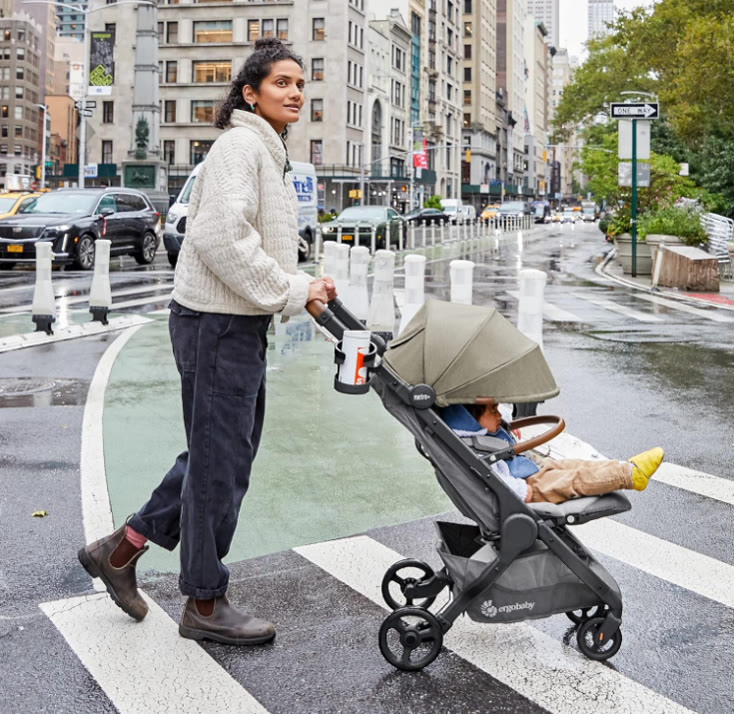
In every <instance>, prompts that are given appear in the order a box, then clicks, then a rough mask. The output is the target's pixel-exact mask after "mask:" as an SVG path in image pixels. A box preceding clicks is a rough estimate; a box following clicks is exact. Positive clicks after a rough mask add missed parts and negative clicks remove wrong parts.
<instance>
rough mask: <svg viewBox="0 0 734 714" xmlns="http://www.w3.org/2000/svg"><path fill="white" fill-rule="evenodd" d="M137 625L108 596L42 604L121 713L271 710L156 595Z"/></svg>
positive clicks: (259, 713)
mask: <svg viewBox="0 0 734 714" xmlns="http://www.w3.org/2000/svg"><path fill="white" fill-rule="evenodd" d="M146 601H147V602H148V605H149V607H150V612H149V613H148V615H147V617H146V618H145V620H143V621H142V622H139V623H136V622H133V620H131V619H129V618H127V616H126V615H124V614H122V611H121V610H120V609H119V608H118V607H117V606H116V605H115V604H114V603H113V602H112V600H110V598H109V597H107V596H106V595H105V596H102V595H91V596H85V597H76V598H70V599H66V600H57V601H56V602H45V603H41V605H39V607H40V608H41V610H42V611H43V612H44V613H45V614H46V616H47V617H48V618H49V619H50V620H51V622H53V624H54V625H55V626H56V627H57V629H58V630H59V631H60V632H61V634H62V635H63V636H64V638H65V639H66V641H67V642H68V643H69V646H70V647H71V649H72V650H73V651H74V653H75V654H76V656H77V657H78V658H79V659H80V660H81V662H82V664H83V665H84V666H85V667H86V668H87V670H89V673H90V674H91V675H92V677H94V679H95V680H96V681H97V682H98V683H99V685H100V687H101V688H102V689H103V690H104V692H105V694H106V695H107V696H108V697H109V699H110V701H111V702H112V703H113V704H114V705H115V706H116V707H117V710H118V711H119V712H120V714H139V713H140V712H145V714H169V712H187V713H188V712H191V713H194V712H195V713H197V714H219V713H220V712H243V713H244V714H267V712H268V710H267V709H265V708H264V707H263V706H262V705H261V704H260V703H259V702H258V701H257V700H256V699H255V698H254V697H253V696H252V695H251V694H250V693H249V692H248V691H247V690H246V689H244V687H242V686H241V685H240V684H239V683H238V682H237V681H236V680H235V679H233V678H232V676H231V675H230V674H229V673H228V672H227V671H226V670H225V669H224V668H223V667H221V666H220V665H219V664H218V663H217V662H216V661H215V660H214V659H213V658H212V657H210V656H209V655H208V654H207V652H206V651H205V650H204V649H203V648H202V647H200V646H199V645H198V644H197V643H196V642H194V641H193V640H186V639H184V638H183V637H180V636H179V634H178V626H177V625H176V623H175V622H174V621H173V620H172V619H171V618H170V617H169V616H168V614H167V613H166V612H165V611H164V610H163V609H162V608H161V607H159V606H158V605H157V604H156V603H155V602H154V601H153V600H151V599H150V598H149V597H146Z"/></svg>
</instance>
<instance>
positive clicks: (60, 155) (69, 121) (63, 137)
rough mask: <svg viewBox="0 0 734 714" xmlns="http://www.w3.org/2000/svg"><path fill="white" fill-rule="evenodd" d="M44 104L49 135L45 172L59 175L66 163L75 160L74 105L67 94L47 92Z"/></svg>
mask: <svg viewBox="0 0 734 714" xmlns="http://www.w3.org/2000/svg"><path fill="white" fill-rule="evenodd" d="M46 106H47V107H48V119H49V135H50V137H49V146H48V152H47V155H46V162H47V168H46V173H47V175H48V174H53V175H55V176H61V175H63V173H64V166H65V165H66V164H76V161H77V137H76V120H77V113H76V107H75V106H74V99H73V98H72V97H70V96H69V95H68V94H60V95H52V94H47V95H46ZM49 164H50V165H49Z"/></svg>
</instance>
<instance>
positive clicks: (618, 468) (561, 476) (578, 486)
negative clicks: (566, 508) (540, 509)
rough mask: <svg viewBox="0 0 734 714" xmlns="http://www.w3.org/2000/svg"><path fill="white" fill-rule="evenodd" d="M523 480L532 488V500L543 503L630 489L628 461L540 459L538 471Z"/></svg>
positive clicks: (630, 478)
mask: <svg viewBox="0 0 734 714" xmlns="http://www.w3.org/2000/svg"><path fill="white" fill-rule="evenodd" d="M526 480H527V483H528V484H530V486H532V487H533V496H532V500H533V501H535V502H541V501H542V502H546V503H562V502H563V501H568V499H569V498H576V497H578V496H599V495H600V494H602V493H609V492H610V491H617V490H618V489H621V488H633V484H632V469H631V464H630V463H629V462H627V461H624V462H621V461H586V460H584V459H561V460H558V461H555V460H553V459H543V461H541V463H540V471H538V473H537V474H533V475H532V476H529V477H528V478H527V479H526Z"/></svg>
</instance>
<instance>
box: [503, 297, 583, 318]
mask: <svg viewBox="0 0 734 714" xmlns="http://www.w3.org/2000/svg"><path fill="white" fill-rule="evenodd" d="M507 294H508V295H510V296H511V297H513V298H515V300H519V299H520V291H519V290H508V291H507ZM543 317H545V318H546V319H547V320H550V321H551V322H583V320H582V319H581V318H580V317H579V316H578V315H575V314H574V313H572V312H568V311H567V310H563V309H561V308H560V307H558V306H557V305H554V304H553V303H550V302H544V303H543Z"/></svg>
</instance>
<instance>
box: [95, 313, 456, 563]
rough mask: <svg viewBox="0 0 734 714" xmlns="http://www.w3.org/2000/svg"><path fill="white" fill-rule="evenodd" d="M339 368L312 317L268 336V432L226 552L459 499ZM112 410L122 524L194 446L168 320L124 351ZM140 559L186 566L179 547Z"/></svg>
mask: <svg viewBox="0 0 734 714" xmlns="http://www.w3.org/2000/svg"><path fill="white" fill-rule="evenodd" d="M335 370H336V367H335V365H334V363H333V346H332V345H331V343H329V342H328V341H327V340H326V339H325V338H324V337H323V336H322V335H321V333H319V332H318V331H317V330H316V328H315V327H313V325H312V323H311V321H310V320H309V318H308V317H307V316H305V315H302V316H299V317H298V318H295V319H291V320H290V321H289V322H288V323H287V324H285V325H280V324H278V325H277V326H276V329H275V334H272V333H271V335H270V336H269V347H268V372H267V380H268V393H267V410H266V411H267V413H266V419H265V427H264V432H263V439H262V442H261V446H260V451H259V453H258V456H257V459H256V460H255V464H254V467H253V471H252V476H251V482H250V490H249V492H248V494H247V495H246V497H245V500H244V502H243V506H242V510H241V512H240V519H239V526H238V528H237V532H236V534H235V538H234V542H233V543H232V548H231V551H230V553H229V556H228V558H227V560H228V561H237V560H242V559H246V558H251V557H254V556H258V555H264V554H267V553H273V552H277V551H280V550H284V549H288V548H292V547H294V546H298V545H304V544H307V543H314V542H318V541H323V540H327V539H331V538H340V537H344V536H347V535H351V534H354V533H360V532H362V531H365V530H367V529H370V528H375V527H378V526H385V525H392V524H396V523H402V522H406V521H410V520H413V519H416V518H421V517H423V516H427V515H431V514H435V513H441V512H444V511H446V510H449V509H451V508H452V506H451V503H450V501H449V500H448V498H447V497H446V495H445V494H444V493H443V491H442V490H441V489H440V487H439V486H438V484H437V483H436V480H435V477H434V475H433V470H432V469H431V467H430V465H429V464H428V462H427V461H425V460H424V459H423V458H422V457H421V456H420V455H419V454H418V452H417V451H416V449H415V446H414V440H413V437H412V436H411V435H410V434H409V433H408V432H407V430H405V429H404V428H403V427H402V426H400V425H399V424H398V422H396V421H395V420H394V419H393V418H392V417H391V416H390V415H389V414H388V413H387V411H385V409H384V408H383V407H382V404H381V403H380V400H379V398H378V397H377V395H376V394H374V393H373V392H370V393H369V394H367V395H364V396H349V395H343V394H340V393H338V392H336V391H335V390H334V388H333V380H334V373H335ZM103 419H104V452H105V469H106V473H107V482H108V488H109V493H110V501H111V504H112V511H113V515H114V517H115V523H121V522H122V521H123V520H124V519H125V517H126V516H127V515H128V514H130V513H133V512H134V511H136V510H137V509H138V508H139V507H140V506H141V505H142V504H143V503H144V502H145V501H146V500H147V498H148V496H149V495H150V493H151V491H152V490H153V489H154V488H155V487H156V486H157V485H158V483H159V482H160V480H161V479H162V477H163V475H164V474H165V473H166V472H167V470H168V469H169V468H170V466H171V465H172V464H173V462H174V459H175V457H176V456H177V455H178V454H179V453H180V452H181V451H183V450H184V448H185V439H184V430H183V419H182V416H181V404H180V382H179V379H178V373H177V372H176V368H175V364H174V361H173V356H172V354H171V347H170V340H169V337H168V325H167V320H166V319H162V318H159V319H156V320H155V321H154V322H152V323H151V324H149V325H146V326H144V327H142V328H141V329H140V330H138V332H137V333H136V334H135V335H134V336H133V337H132V338H131V339H130V341H129V342H128V343H127V345H126V346H125V348H124V349H123V350H122V352H121V353H120V355H119V356H118V358H117V360H116V362H115V365H114V367H113V370H112V373H111V375H110V381H109V384H108V386H107V390H106V395H105V408H104V417H103ZM141 566H142V567H144V568H145V569H147V571H160V572H171V571H177V570H178V552H177V551H174V552H173V553H168V552H167V551H164V550H163V549H161V548H152V549H151V551H150V552H149V553H148V555H147V556H146V558H145V559H144V560H143V561H141Z"/></svg>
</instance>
